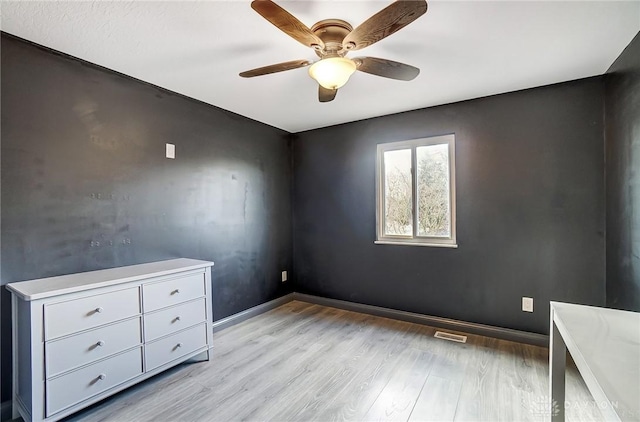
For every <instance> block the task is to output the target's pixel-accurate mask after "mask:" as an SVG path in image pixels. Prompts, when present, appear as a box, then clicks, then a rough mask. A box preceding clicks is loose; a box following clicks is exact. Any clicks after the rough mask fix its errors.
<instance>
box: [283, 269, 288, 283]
mask: <svg viewBox="0 0 640 422" xmlns="http://www.w3.org/2000/svg"><path fill="white" fill-rule="evenodd" d="M285 281H287V272H286V271H283V272H282V282H283V283H284V282H285Z"/></svg>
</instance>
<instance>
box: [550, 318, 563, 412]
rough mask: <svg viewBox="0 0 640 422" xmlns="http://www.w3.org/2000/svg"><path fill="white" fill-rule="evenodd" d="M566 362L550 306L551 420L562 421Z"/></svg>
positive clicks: (560, 336) (560, 337)
mask: <svg viewBox="0 0 640 422" xmlns="http://www.w3.org/2000/svg"><path fill="white" fill-rule="evenodd" d="M566 364H567V346H566V345H565V343H564V339H563V338H562V335H561V334H560V332H559V331H558V327H557V326H556V324H555V321H554V320H553V307H552V308H551V327H550V329H549V397H550V403H549V406H550V410H551V421H552V422H560V421H564V389H565V385H564V383H565V369H566Z"/></svg>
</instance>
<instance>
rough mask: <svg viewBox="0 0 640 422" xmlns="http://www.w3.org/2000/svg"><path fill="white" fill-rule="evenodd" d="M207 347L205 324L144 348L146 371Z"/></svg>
mask: <svg viewBox="0 0 640 422" xmlns="http://www.w3.org/2000/svg"><path fill="white" fill-rule="evenodd" d="M206 345H207V328H206V324H204V323H203V324H201V325H198V326H196V327H193V328H189V329H187V330H184V331H179V332H177V333H175V334H172V335H170V336H169V337H165V338H162V339H160V340H156V341H154V342H152V343H149V344H147V345H146V346H145V350H144V357H145V363H146V370H147V371H150V370H152V369H155V368H157V367H159V366H162V365H164V364H165V363H169V362H171V361H172V360H174V359H178V358H179V357H181V356H184V355H187V354H189V353H191V352H194V351H196V350H198V349H200V348H202V347H205V346H206Z"/></svg>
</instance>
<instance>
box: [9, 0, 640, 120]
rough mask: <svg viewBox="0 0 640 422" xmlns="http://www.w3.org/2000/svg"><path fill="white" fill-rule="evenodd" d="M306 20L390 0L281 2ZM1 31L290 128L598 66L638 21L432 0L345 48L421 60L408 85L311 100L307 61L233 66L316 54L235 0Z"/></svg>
mask: <svg viewBox="0 0 640 422" xmlns="http://www.w3.org/2000/svg"><path fill="white" fill-rule="evenodd" d="M278 3H279V4H280V5H281V6H283V7H284V8H286V9H287V10H289V11H290V12H291V13H293V14H294V15H295V16H297V17H298V18H299V19H300V20H301V21H302V22H304V23H305V24H306V25H307V26H311V25H312V24H313V23H315V22H317V21H319V20H321V19H326V18H340V19H344V20H346V21H348V22H350V23H351V24H352V25H353V26H354V27H355V26H357V25H358V24H359V23H361V22H363V21H364V20H365V19H367V18H368V17H369V16H371V15H372V14H374V13H375V12H377V11H378V10H380V9H382V8H383V7H385V6H386V5H387V4H388V3H389V1H379V0H375V1H353V0H352V1H328V0H322V1H318V0H314V1H304V0H297V1H280V2H278ZM1 14H2V30H3V31H6V32H8V33H11V34H14V35H17V36H19V37H22V38H25V39H27V40H30V41H33V42H36V43H38V44H42V45H44V46H47V47H50V48H53V49H55V50H59V51H62V52H64V53H67V54H70V55H72V56H76V57H79V58H82V59H84V60H87V61H89V62H93V63H97V64H99V65H101V66H105V67H107V68H110V69H113V70H116V71H118V72H122V73H125V74H127V75H131V76H133V77H135V78H138V79H142V80H144V81H147V82H150V83H152V84H155V85H158V86H161V87H163V88H167V89H170V90H172V91H176V92H178V93H181V94H184V95H187V96H190V97H193V98H196V99H198V100H202V101H204V102H206V103H209V104H213V105H215V106H218V107H221V108H224V109H227V110H231V111H233V112H236V113H239V114H242V115H244V116H247V117H250V118H252V119H255V120H258V121H261V122H264V123H267V124H270V125H272V126H275V127H279V128H282V129H285V130H287V131H290V132H298V131H302V130H306V129H313V128H317V127H323V126H328V125H333V124H337V123H343V122H348V121H353V120H359V119H364V118H369V117H374V116H380V115H385V114H390V113H395V112H401V111H406V110H412V109H417V108H422V107H428V106H434V105H438V104H445V103H450V102H454V101H459V100H465V99H471V98H477V97H481V96H486V95H491V94H498V93H502V92H508V91H514V90H518V89H524V88H530V87H534V86H540V85H546V84H550V83H556V82H562V81H567V80H572V79H578V78H583V77H587V76H593V75H599V74H602V73H604V72H605V71H606V70H607V68H608V67H609V66H610V65H611V64H612V63H613V61H614V60H615V58H616V57H617V56H618V55H619V54H620V52H621V51H622V50H623V49H624V48H625V47H626V46H627V45H628V43H629V42H630V41H631V39H632V38H633V37H634V35H635V34H636V33H637V32H638V30H640V2H639V1H626V2H615V1H600V2H599V1H569V2H561V1H553V2H540V1H535V2H507V1H500V2H494V1H456V2H449V1H430V2H429V10H428V11H427V14H426V15H424V16H422V17H421V18H419V19H418V20H417V21H415V22H414V23H412V24H411V25H409V26H407V27H406V28H404V29H402V30H401V31H399V32H397V33H396V34H394V35H392V36H390V37H388V38H386V39H384V40H382V41H380V42H379V43H377V44H375V45H373V46H371V47H368V48H366V49H363V50H360V51H357V52H352V53H351V54H350V56H352V57H355V56H364V55H368V56H374V57H382V58H388V59H391V60H396V61H401V62H405V63H408V64H411V65H414V66H417V67H419V68H420V69H421V73H420V75H419V76H418V78H416V79H415V80H414V81H412V82H401V81H394V80H388V79H384V78H380V77H376V76H372V75H369V74H365V73H361V72H356V74H355V75H354V76H353V77H352V78H351V80H350V81H349V83H348V84H347V85H346V86H345V87H344V88H342V89H341V90H340V91H339V92H338V96H337V98H336V100H335V101H333V102H330V103H324V104H321V103H319V102H318V100H317V95H318V94H317V85H316V83H315V82H314V81H313V80H312V79H311V78H310V77H309V76H308V74H307V70H306V69H297V70H292V71H288V72H282V73H279V74H272V75H267V76H262V77H257V78H252V79H243V78H240V77H239V76H238V73H239V72H241V71H243V70H248V69H252V68H255V67H260V66H264V65H268V64H272V63H277V62H283V61H289V60H294V59H314V58H315V57H316V56H315V54H314V53H313V52H312V51H311V49H309V48H306V47H304V46H303V45H301V44H299V43H298V42H296V41H295V40H293V39H291V38H289V37H288V36H287V35H285V34H284V33H282V32H280V31H279V30H278V29H277V28H276V27H274V26H272V25H271V24H270V23H269V22H267V21H266V20H264V19H263V18H262V17H261V16H260V15H258V14H257V13H255V12H254V11H253V10H252V9H251V8H250V1H249V0H243V1H240V0H235V1H199V2H186V1H168V2H150V1H71V2H60V1H4V0H3V1H2V2H1Z"/></svg>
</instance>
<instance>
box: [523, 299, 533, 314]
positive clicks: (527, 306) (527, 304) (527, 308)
mask: <svg viewBox="0 0 640 422" xmlns="http://www.w3.org/2000/svg"><path fill="white" fill-rule="evenodd" d="M522 311H523V312H533V298H532V297H524V296H523V297H522Z"/></svg>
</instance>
